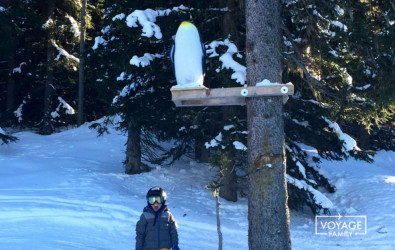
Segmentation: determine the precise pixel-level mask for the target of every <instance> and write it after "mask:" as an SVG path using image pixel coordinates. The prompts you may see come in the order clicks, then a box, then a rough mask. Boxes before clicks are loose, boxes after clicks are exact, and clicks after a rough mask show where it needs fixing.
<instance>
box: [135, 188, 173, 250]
mask: <svg viewBox="0 0 395 250" xmlns="http://www.w3.org/2000/svg"><path fill="white" fill-rule="evenodd" d="M146 198H147V203H148V206H146V207H145V208H144V210H143V214H142V215H141V216H140V220H139V221H138V222H137V224H136V250H169V249H170V248H171V249H172V250H180V248H179V247H178V233H177V222H176V221H175V219H174V217H173V215H172V214H171V213H170V210H169V209H168V208H167V206H166V205H165V203H166V198H167V195H166V192H165V191H164V190H163V189H162V188H160V187H153V188H151V189H150V190H148V192H147V195H146Z"/></svg>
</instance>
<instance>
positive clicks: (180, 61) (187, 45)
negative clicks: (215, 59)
mask: <svg viewBox="0 0 395 250" xmlns="http://www.w3.org/2000/svg"><path fill="white" fill-rule="evenodd" d="M180 21H181V24H180V26H179V27H178V30H177V33H176V35H175V38H174V42H173V46H172V49H171V52H170V59H171V61H172V63H173V66H174V73H175V76H176V80H177V85H176V86H173V88H205V87H204V85H203V80H204V74H205V69H206V67H205V64H206V48H205V46H204V43H203V42H202V40H201V38H200V35H199V31H198V30H197V28H196V26H195V25H194V24H193V23H192V20H191V16H190V14H189V12H188V11H184V10H182V11H181V15H180Z"/></svg>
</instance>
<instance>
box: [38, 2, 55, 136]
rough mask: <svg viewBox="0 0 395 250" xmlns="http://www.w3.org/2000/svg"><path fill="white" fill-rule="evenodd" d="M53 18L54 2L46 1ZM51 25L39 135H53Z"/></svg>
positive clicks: (49, 28)
mask: <svg viewBox="0 0 395 250" xmlns="http://www.w3.org/2000/svg"><path fill="white" fill-rule="evenodd" d="M54 16H55V1H54V0H49V1H48V19H49V18H51V19H52V20H53V19H54ZM52 25H53V24H50V27H48V31H47V65H46V66H47V76H46V80H45V93H44V111H43V121H42V124H41V128H40V134H43V135H49V134H52V133H53V130H54V129H53V126H52V121H51V106H52V92H53V89H54V86H53V79H54V77H53V63H54V59H55V56H54V55H55V53H54V46H53V44H52V42H53V39H54V35H53V32H54V30H53V27H52Z"/></svg>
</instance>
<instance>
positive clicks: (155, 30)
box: [126, 9, 162, 39]
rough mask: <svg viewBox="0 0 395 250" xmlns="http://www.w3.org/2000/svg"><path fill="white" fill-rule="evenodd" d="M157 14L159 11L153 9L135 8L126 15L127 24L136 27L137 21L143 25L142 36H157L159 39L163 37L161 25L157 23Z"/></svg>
mask: <svg viewBox="0 0 395 250" xmlns="http://www.w3.org/2000/svg"><path fill="white" fill-rule="evenodd" d="M157 16H158V12H156V11H155V10H152V9H146V10H135V11H133V12H132V14H130V15H128V16H127V17H126V25H127V26H129V27H131V28H135V27H138V25H137V23H139V24H140V25H141V26H142V27H143V33H142V34H141V35H142V36H145V37H152V36H155V37H156V38H157V39H162V32H161V30H160V28H159V26H158V25H156V24H155V21H156V17H157Z"/></svg>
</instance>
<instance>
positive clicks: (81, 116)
mask: <svg viewBox="0 0 395 250" xmlns="http://www.w3.org/2000/svg"><path fill="white" fill-rule="evenodd" d="M86 1H87V0H82V10H81V37H80V63H79V75H78V126H80V125H82V124H83V123H84V67H85V12H86V11H85V10H86Z"/></svg>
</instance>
